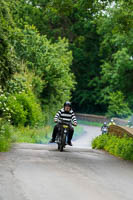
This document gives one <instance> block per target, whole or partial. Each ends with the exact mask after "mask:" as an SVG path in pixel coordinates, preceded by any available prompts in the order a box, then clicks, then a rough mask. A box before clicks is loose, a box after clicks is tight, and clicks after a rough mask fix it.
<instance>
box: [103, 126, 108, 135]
mask: <svg viewBox="0 0 133 200" xmlns="http://www.w3.org/2000/svg"><path fill="white" fill-rule="evenodd" d="M107 132H108V127H103V128H102V135H103V134H106V133H107Z"/></svg>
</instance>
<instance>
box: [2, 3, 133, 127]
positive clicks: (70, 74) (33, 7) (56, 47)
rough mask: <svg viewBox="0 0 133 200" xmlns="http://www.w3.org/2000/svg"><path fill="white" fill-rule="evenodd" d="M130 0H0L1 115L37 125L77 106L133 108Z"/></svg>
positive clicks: (109, 111) (124, 113) (120, 112)
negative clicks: (60, 110)
mask: <svg viewBox="0 0 133 200" xmlns="http://www.w3.org/2000/svg"><path fill="white" fill-rule="evenodd" d="M132 10H133V1H132V0H127V1H124V0H117V1H113V0H101V1H99V0H95V1H94V0H91V1H87V0H78V1H75V0H49V1H48V0H12V1H10V0H6V1H5V0H1V1H0V22H1V23H0V118H1V119H2V121H7V120H8V122H10V123H11V124H12V125H15V126H19V127H20V126H25V127H26V126H30V127H35V126H40V125H44V124H46V122H48V121H49V120H50V118H51V117H50V116H52V115H53V114H55V112H56V111H57V110H58V108H60V107H61V106H62V105H63V102H64V101H65V100H68V99H71V98H72V103H73V107H74V110H76V111H77V112H85V113H100V114H106V115H108V116H109V117H114V116H117V117H128V115H130V114H131V113H132V111H133V87H132V81H133V45H132V43H133V42H132V36H133V14H132Z"/></svg>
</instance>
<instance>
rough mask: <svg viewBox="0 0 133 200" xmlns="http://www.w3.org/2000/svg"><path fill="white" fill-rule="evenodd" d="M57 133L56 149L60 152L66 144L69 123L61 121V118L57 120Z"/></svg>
mask: <svg viewBox="0 0 133 200" xmlns="http://www.w3.org/2000/svg"><path fill="white" fill-rule="evenodd" d="M58 125H59V128H58V134H57V137H56V140H55V142H56V143H57V144H58V150H59V151H60V152H62V151H63V150H64V148H65V146H66V145H67V139H68V134H69V127H70V125H71V123H67V122H63V120H62V121H61V120H60V121H59V122H58Z"/></svg>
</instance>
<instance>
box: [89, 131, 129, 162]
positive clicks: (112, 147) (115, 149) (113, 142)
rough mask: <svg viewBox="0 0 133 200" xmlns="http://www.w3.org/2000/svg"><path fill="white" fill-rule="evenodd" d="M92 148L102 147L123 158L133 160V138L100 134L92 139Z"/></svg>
mask: <svg viewBox="0 0 133 200" xmlns="http://www.w3.org/2000/svg"><path fill="white" fill-rule="evenodd" d="M92 148H97V149H104V150H106V151H108V152H109V153H111V154H113V155H115V156H118V157H121V158H123V159H125V160H133V138H129V137H128V136H124V137H123V138H120V137H117V136H112V135H108V134H105V135H100V136H98V137H96V138H95V139H94V140H93V141H92Z"/></svg>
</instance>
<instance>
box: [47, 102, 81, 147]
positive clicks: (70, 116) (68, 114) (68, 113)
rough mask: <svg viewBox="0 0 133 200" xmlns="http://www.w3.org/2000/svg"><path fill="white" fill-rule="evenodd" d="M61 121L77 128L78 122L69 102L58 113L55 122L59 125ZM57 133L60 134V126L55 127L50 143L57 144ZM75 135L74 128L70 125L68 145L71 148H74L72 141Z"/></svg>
mask: <svg viewBox="0 0 133 200" xmlns="http://www.w3.org/2000/svg"><path fill="white" fill-rule="evenodd" d="M59 119H62V120H63V121H64V122H65V121H66V122H70V123H73V125H74V126H77V120H76V117H75V114H74V112H73V110H72V108H71V103H70V102H69V101H66V102H65V103H64V108H62V109H61V110H59V111H58V112H57V113H56V115H55V118H54V122H55V123H57V122H58V120H59ZM57 133H58V124H57V125H55V127H54V130H53V134H52V139H51V140H50V143H53V142H55V139H56V135H57ZM73 134H74V128H73V127H72V125H70V129H69V135H68V141H67V144H68V145H70V146H72V142H71V140H72V137H73Z"/></svg>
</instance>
